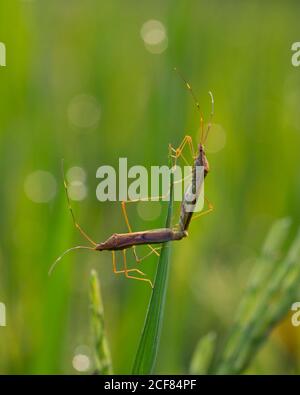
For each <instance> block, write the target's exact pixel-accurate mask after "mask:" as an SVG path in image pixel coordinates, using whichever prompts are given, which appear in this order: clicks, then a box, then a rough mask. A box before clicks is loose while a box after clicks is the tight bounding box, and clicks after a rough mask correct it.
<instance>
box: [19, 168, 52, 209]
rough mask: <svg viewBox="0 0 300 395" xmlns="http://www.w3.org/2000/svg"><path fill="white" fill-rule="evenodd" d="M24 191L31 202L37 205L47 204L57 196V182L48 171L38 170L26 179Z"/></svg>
mask: <svg viewBox="0 0 300 395" xmlns="http://www.w3.org/2000/svg"><path fill="white" fill-rule="evenodd" d="M24 190H25V194H26V196H27V197H28V199H30V200H31V201H33V202H35V203H47V202H49V201H50V200H52V199H53V198H54V196H55V194H56V190H57V185H56V180H55V178H54V176H53V175H52V174H51V173H49V172H48V171H43V170H36V171H34V172H33V173H31V174H29V175H28V176H27V177H26V179H25V182H24Z"/></svg>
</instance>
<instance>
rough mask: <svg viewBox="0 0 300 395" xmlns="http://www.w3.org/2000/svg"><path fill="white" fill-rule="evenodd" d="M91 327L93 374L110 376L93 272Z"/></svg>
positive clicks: (108, 355)
mask: <svg viewBox="0 0 300 395" xmlns="http://www.w3.org/2000/svg"><path fill="white" fill-rule="evenodd" d="M90 303H91V312H92V314H91V326H92V332H93V343H94V357H95V373H97V374H103V375H105V374H112V373H113V370H112V363H111V355H110V350H109V347H108V342H107V339H106V336H105V330H104V312H103V303H102V297H101V289H100V282H99V280H98V276H97V273H96V271H95V270H92V271H91V275H90Z"/></svg>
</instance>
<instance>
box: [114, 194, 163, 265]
mask: <svg viewBox="0 0 300 395" xmlns="http://www.w3.org/2000/svg"><path fill="white" fill-rule="evenodd" d="M128 202H129V203H133V201H130V200H129V201H128ZM128 202H124V201H123V202H121V206H122V212H123V215H124V218H125V222H126V225H127V229H128V231H129V232H130V233H132V228H131V226H130V223H129V219H128V214H127V210H126V203H128ZM147 246H148V247H149V248H150V250H151V254H152V253H154V254H156V255H157V256H159V253H158V252H157V251H156V250H157V249H156V248H153V247H152V246H151V245H150V244H147ZM132 250H133V255H134V257H135V260H136V261H137V262H138V263H139V262H141V261H142V259H144V258H145V257H144V258H139V257H138V255H137V252H136V248H135V246H133V247H132ZM147 256H149V254H148V255H147Z"/></svg>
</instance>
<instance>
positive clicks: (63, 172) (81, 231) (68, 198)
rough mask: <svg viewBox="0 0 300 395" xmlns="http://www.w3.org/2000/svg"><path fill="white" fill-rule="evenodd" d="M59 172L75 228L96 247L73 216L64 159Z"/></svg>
mask: <svg viewBox="0 0 300 395" xmlns="http://www.w3.org/2000/svg"><path fill="white" fill-rule="evenodd" d="M61 172H62V177H63V181H64V188H65V191H66V197H67V202H68V207H69V210H70V213H71V216H72V220H73V223H74V226H75V228H77V229H78V230H79V232H80V233H81V234H82V236H83V237H84V238H85V239H86V240H88V241H89V242H90V243H91V244H92V245H93V246H94V247H96V245H97V243H95V242H94V240H92V239H91V238H90V237H89V236H88V235H87V233H85V231H84V230H83V229H82V227H81V226H80V225H79V223H78V222H77V221H76V218H75V214H74V211H73V208H72V206H71V201H70V197H69V192H68V186H67V181H66V177H65V170H64V160H63V159H62V161H61Z"/></svg>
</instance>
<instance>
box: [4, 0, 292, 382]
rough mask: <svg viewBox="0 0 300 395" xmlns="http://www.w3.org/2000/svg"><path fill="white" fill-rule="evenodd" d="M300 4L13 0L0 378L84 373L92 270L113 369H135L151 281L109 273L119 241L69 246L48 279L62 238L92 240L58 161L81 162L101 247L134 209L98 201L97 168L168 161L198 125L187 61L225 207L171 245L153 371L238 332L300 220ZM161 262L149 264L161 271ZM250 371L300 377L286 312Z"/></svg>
mask: <svg viewBox="0 0 300 395" xmlns="http://www.w3.org/2000/svg"><path fill="white" fill-rule="evenodd" d="M299 12H300V5H299V3H298V2H296V1H265V2H261V1H247V2H246V1H243V2H237V1H221V0H219V1H189V0H185V1H183V0H180V1H175V0H172V1H171V0H169V1H163V2H162V1H152V2H147V3H146V2H139V1H133V0H131V1H130V0H128V1H121V0H118V1H117V0H112V1H104V0H85V1H79V0H72V1H67V0H53V1H51V2H50V1H43V0H40V1H38V0H32V1H29V0H28V1H25V0H24V1H21V0H19V1H15V0H0V41H1V42H3V43H5V45H6V50H7V54H6V56H7V59H6V61H7V66H6V67H0V138H1V142H0V174H1V183H0V196H1V205H0V227H1V239H0V302H4V303H5V305H6V309H7V326H6V327H0V373H24V374H26V373H78V371H77V370H76V360H75V362H74V356H75V355H77V354H84V355H87V356H88V357H89V355H90V353H91V349H90V347H91V340H90V326H89V301H88V277H89V273H90V270H91V269H92V268H95V269H96V270H97V272H98V273H99V277H100V280H101V286H102V290H103V299H104V308H105V317H106V329H107V334H108V339H109V343H110V347H111V350H112V358H113V364H114V369H115V372H117V373H130V371H131V366H132V363H133V359H134V355H135V351H136V348H137V344H138V340H139V337H140V332H141V328H142V325H143V321H144V316H145V312H146V308H147V303H148V299H149V295H150V288H149V289H148V286H147V285H145V284H144V283H143V282H137V281H130V280H126V279H125V278H123V277H120V276H115V275H113V273H112V269H111V256H110V253H107V252H103V253H93V252H86V251H80V252H78V253H76V252H75V253H72V254H70V255H69V256H68V257H66V258H65V259H64V260H63V261H62V262H61V264H60V265H59V266H58V267H57V269H56V270H55V271H54V273H53V275H52V276H50V277H49V276H48V269H49V267H50V265H51V263H52V262H53V261H54V260H55V258H56V257H57V256H58V255H60V254H61V252H62V251H63V250H64V249H67V248H68V247H71V246H73V245H76V244H82V243H83V244H84V243H85V241H82V238H81V237H80V235H79V234H78V233H77V232H76V230H75V229H74V227H73V225H72V222H71V218H70V213H69V212H68V209H67V204H66V201H65V195H64V190H63V184H62V177H61V173H60V162H61V158H64V159H65V165H66V169H67V170H68V169H69V168H72V167H74V166H75V167H80V168H82V169H83V171H84V172H85V175H86V177H84V174H83V171H81V172H79V171H78V169H77V171H76V169H75V170H74V169H73V171H72V172H71V173H70V172H69V173H68V175H69V180H71V181H72V186H71V188H72V196H73V197H74V198H76V199H80V200H78V201H74V202H73V206H74V209H75V212H76V215H77V217H78V219H79V222H80V223H81V224H82V225H83V227H84V228H85V229H86V230H87V232H88V233H89V234H90V235H91V236H92V237H93V238H94V239H96V240H97V241H102V240H104V239H105V238H106V237H107V236H109V235H110V234H111V233H113V232H125V231H126V227H125V224H124V220H123V218H122V214H121V209H120V204H119V203H100V202H98V201H97V199H96V194H95V191H96V187H97V184H98V182H99V180H97V179H96V170H97V168H98V167H99V166H101V165H103V164H108V165H114V166H116V165H117V164H118V158H119V157H127V158H128V161H129V165H130V166H131V165H135V164H140V165H144V166H146V167H149V166H151V165H163V164H167V154H168V143H172V144H173V145H174V146H177V145H179V143H180V142H181V140H182V138H183V136H184V135H185V134H186V133H189V134H191V135H192V136H193V137H197V135H198V132H197V128H198V114H197V113H196V111H195V107H194V104H193V102H192V100H191V98H190V97H189V95H188V93H187V91H186V90H185V88H184V86H183V84H182V82H181V81H180V80H179V79H178V77H177V76H176V74H175V73H174V72H173V71H172V69H173V67H174V66H178V67H179V68H180V69H181V70H182V72H183V74H184V75H185V76H186V77H187V79H188V80H189V81H190V82H191V84H192V86H193V88H194V90H195V92H196V93H197V95H198V97H199V101H200V103H201V106H202V108H203V111H204V113H205V114H206V115H207V116H208V114H209V111H210V102H209V97H208V95H207V91H208V90H211V91H212V92H213V93H214V96H215V117H214V123H215V125H214V127H213V130H212V132H211V134H210V136H209V141H208V142H207V156H208V159H209V161H210V166H211V173H210V174H209V176H208V178H207V182H206V196H207V197H208V198H209V200H210V201H211V202H212V203H213V204H214V206H215V211H214V212H213V213H212V214H210V215H207V216H204V217H201V219H199V220H197V221H195V222H193V223H192V226H191V228H190V232H189V233H190V237H189V238H187V239H185V240H183V241H182V242H180V243H174V246H173V253H172V265H171V276H170V285H169V290H168V295H167V306H166V314H165V322H164V327H163V333H162V339H161V347H160V351H159V355H158V364H157V369H156V372H158V373H185V372H187V370H188V365H189V361H190V359H191V355H192V353H193V350H194V348H195V345H196V343H197V341H198V339H199V338H200V337H201V336H203V335H205V334H206V333H207V332H208V331H211V330H214V331H217V333H218V334H219V335H220V337H221V338H224V337H225V336H226V334H227V331H228V328H229V327H230V325H231V323H232V321H233V316H234V313H235V310H236V307H237V305H238V303H239V300H240V298H241V295H242V294H243V290H244V288H245V284H246V282H247V278H248V275H249V272H250V270H251V267H252V262H253V258H254V257H255V256H256V255H257V253H258V252H259V250H260V246H261V244H262V242H263V239H264V237H265V234H266V232H267V230H268V228H269V226H270V225H271V223H272V221H273V220H274V219H276V218H279V217H282V216H290V217H292V219H293V222H294V224H295V226H296V225H297V224H298V223H299V219H300V218H299V217H300V215H299V198H300V177H299V174H298V168H299V164H298V163H299V162H298V159H299V147H300V111H299V100H300V89H299V86H300V85H299V84H300V68H295V67H293V66H292V64H291V55H292V52H291V49H290V48H291V45H292V43H293V42H295V41H299V38H300V37H299V28H298V27H299V17H298V16H299ZM153 20H154V21H156V22H153ZM149 21H150V22H149ZM41 172H46V173H41ZM74 180H75V182H74ZM158 207H160V203H158ZM165 209H166V206H165V205H161V211H160V212H159V210H158V211H157V210H156V209H155V208H154V209H153V213H152V214H153V216H152V217H153V218H152V219H151V220H149V219H147V218H145V213H146V214H147V215H148V214H149V212H150V211H148V209H145V207H141V206H138V207H136V206H132V207H130V209H129V215H130V219H131V223H132V227H133V229H134V230H143V229H148V228H153V227H160V226H163V224H164V221H165ZM149 210H150V208H149ZM155 214H156V215H155ZM157 214H158V215H157ZM118 259H119V262H120V259H121V256H118ZM132 264H133V259H132ZM156 264H157V260H156V259H155V257H151V258H149V260H147V261H145V262H144V263H143V264H142V266H141V268H142V270H144V271H145V272H146V273H147V274H148V275H149V276H150V277H153V274H154V273H155V267H156ZM91 369H92V367H91ZM250 371H251V372H257V373H278V372H283V373H299V371H300V329H298V328H295V327H293V326H292V325H291V324H290V317H289V316H287V318H286V321H285V322H283V323H282V325H280V327H279V328H277V329H276V330H275V331H274V332H273V333H272V336H271V337H270V338H269V339H268V342H267V343H266V344H265V346H264V347H263V349H262V350H261V351H260V352H259V354H258V356H257V358H256V360H255V361H254V362H253V364H252V366H251V368H250Z"/></svg>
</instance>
